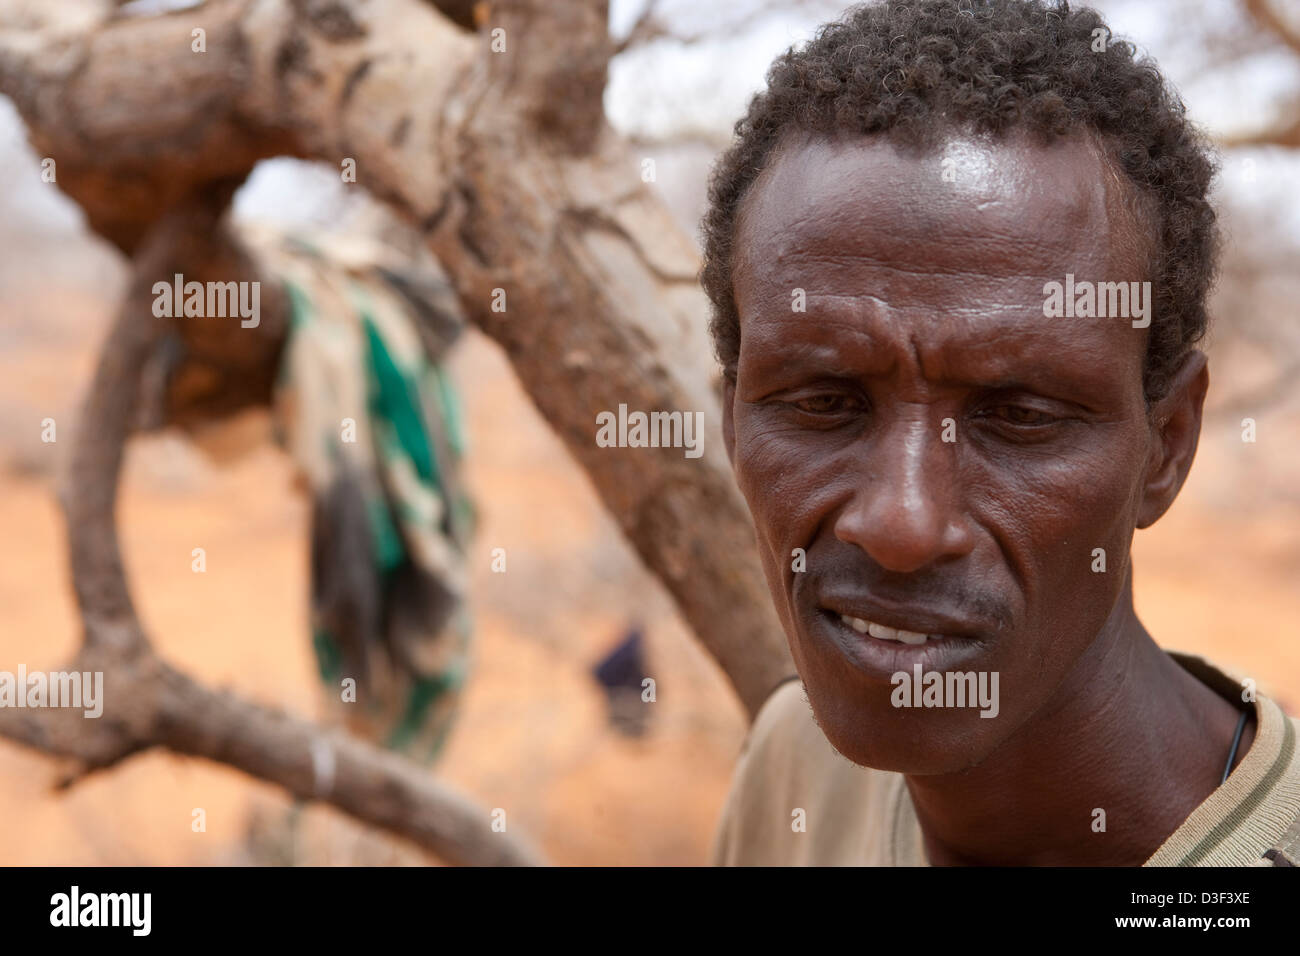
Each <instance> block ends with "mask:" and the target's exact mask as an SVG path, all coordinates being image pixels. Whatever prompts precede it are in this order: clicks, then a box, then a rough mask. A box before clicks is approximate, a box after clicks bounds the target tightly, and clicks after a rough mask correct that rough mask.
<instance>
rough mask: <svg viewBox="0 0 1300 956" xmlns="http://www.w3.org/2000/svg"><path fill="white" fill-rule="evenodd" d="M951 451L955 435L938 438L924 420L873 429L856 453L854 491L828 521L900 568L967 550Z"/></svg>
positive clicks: (839, 533) (968, 534)
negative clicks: (950, 440) (859, 454)
mask: <svg viewBox="0 0 1300 956" xmlns="http://www.w3.org/2000/svg"><path fill="white" fill-rule="evenodd" d="M958 440H960V438H959V439H958ZM957 459H958V456H957V447H956V445H955V443H948V442H943V441H941V438H940V430H938V429H934V428H932V426H931V424H930V422H929V421H927V420H923V419H914V420H909V421H901V422H895V423H893V424H891V425H890V426H888V427H887V428H885V429H884V430H883V431H881V432H878V433H877V434H876V436H875V437H874V440H873V441H872V442H871V444H870V447H869V448H868V449H867V450H865V452H864V454H863V457H862V458H860V459H859V460H858V462H859V464H858V467H859V469H860V470H859V473H858V476H857V483H856V487H855V489H854V493H853V498H852V500H850V501H849V503H848V504H847V505H846V506H845V508H844V509H843V511H841V512H840V514H839V516H838V518H837V519H836V521H835V536H836V537H837V538H839V539H840V540H841V541H844V542H847V543H849V544H855V545H857V546H858V547H860V548H861V549H862V550H863V551H865V552H866V553H867V554H868V555H869V556H870V557H871V559H872V560H873V561H875V562H876V563H877V564H879V565H880V566H881V567H882V568H885V569H886V570H889V571H897V572H900V573H909V572H912V571H919V570H921V569H922V568H925V567H928V566H929V565H932V564H936V563H939V562H941V561H943V560H945V559H951V558H956V557H961V556H962V555H965V554H968V553H969V552H970V551H971V549H972V547H973V546H974V534H973V530H972V527H971V523H970V518H969V515H968V514H967V513H966V511H965V503H964V497H965V496H964V494H963V489H962V487H961V485H960V477H959V475H958V467H957V466H958V460H957Z"/></svg>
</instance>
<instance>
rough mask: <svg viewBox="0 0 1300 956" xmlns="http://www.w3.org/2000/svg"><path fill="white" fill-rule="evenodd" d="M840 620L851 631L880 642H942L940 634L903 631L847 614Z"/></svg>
mask: <svg viewBox="0 0 1300 956" xmlns="http://www.w3.org/2000/svg"><path fill="white" fill-rule="evenodd" d="M840 620H841V621H843V622H844V623H845V624H847V625H848V626H849V627H851V628H853V630H855V631H857V632H858V633H859V634H869V635H871V636H872V637H875V638H878V639H880V640H882V641H900V642H901V643H903V644H924V643H925V642H926V641H941V640H943V635H942V634H925V633H923V632H921V631H905V630H902V629H900V628H896V627H888V626H886V625H884V624H877V623H876V622H875V621H866V620H863V619H862V618H860V617H850V616H849V615H847V614H841V615H840Z"/></svg>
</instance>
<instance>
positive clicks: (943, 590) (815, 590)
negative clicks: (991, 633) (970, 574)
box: [794, 549, 1013, 630]
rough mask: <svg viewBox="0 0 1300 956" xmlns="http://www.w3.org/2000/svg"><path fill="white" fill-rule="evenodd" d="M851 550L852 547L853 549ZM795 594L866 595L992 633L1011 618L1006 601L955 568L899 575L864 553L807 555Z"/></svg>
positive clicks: (813, 597) (814, 596) (797, 576)
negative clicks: (991, 629) (977, 623)
mask: <svg viewBox="0 0 1300 956" xmlns="http://www.w3.org/2000/svg"><path fill="white" fill-rule="evenodd" d="M855 551H856V549H855ZM794 578H795V581H794V596H795V598H796V599H800V600H813V601H816V600H817V599H818V598H819V597H821V596H829V595H835V596H838V597H841V598H844V597H851V596H853V595H864V596H865V595H870V596H871V597H872V598H875V599H876V600H878V601H881V602H884V603H887V604H894V605H899V606H904V607H906V606H924V607H928V608H931V609H933V610H935V611H936V612H938V613H942V614H944V615H946V616H949V617H953V618H959V619H961V620H968V621H980V622H983V623H985V624H988V625H991V626H992V627H994V628H996V629H999V630H1000V629H1002V628H1006V627H1010V626H1011V623H1012V620H1013V615H1012V611H1011V605H1010V604H1009V603H1008V601H1007V600H1006V598H1005V597H1004V596H1003V595H1002V594H1000V593H998V592H997V591H992V590H989V589H985V588H981V587H979V586H978V585H977V584H973V583H972V582H970V581H969V580H968V579H963V578H961V577H959V576H958V573H957V571H956V569H955V568H953V569H946V568H928V569H923V570H920V571H913V572H908V573H900V572H897V571H889V570H887V569H886V568H882V567H881V566H880V565H878V564H876V563H875V562H874V561H872V560H871V559H870V558H868V557H867V556H866V555H865V554H862V553H861V552H858V553H856V554H845V553H843V552H839V553H834V554H830V553H827V554H819V555H817V556H816V557H814V555H813V553H812V552H811V551H809V552H808V569H807V571H805V572H803V573H800V574H795V575H794Z"/></svg>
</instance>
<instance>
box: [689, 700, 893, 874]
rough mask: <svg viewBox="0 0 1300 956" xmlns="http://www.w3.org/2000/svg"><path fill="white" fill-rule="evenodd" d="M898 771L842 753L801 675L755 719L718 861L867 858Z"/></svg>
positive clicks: (719, 840)
mask: <svg viewBox="0 0 1300 956" xmlns="http://www.w3.org/2000/svg"><path fill="white" fill-rule="evenodd" d="M898 779H899V778H898V775H897V774H892V773H887V772H884V771H878V770H870V769H868V768H865V767H860V766H858V765H856V764H854V763H852V762H851V761H849V760H848V759H847V758H845V757H844V756H842V755H841V754H840V753H838V752H837V751H836V750H835V748H834V747H832V746H831V744H830V741H828V740H827V739H826V736H825V735H824V734H823V733H822V731H821V728H820V727H819V726H818V725H817V721H816V720H815V719H814V717H813V714H812V709H811V707H810V705H809V703H808V699H807V697H806V695H805V693H804V689H803V684H802V682H801V681H799V680H797V679H792V680H789V681H786V682H785V683H783V684H781V685H780V686H778V687H777V688H776V689H775V690H774V691H773V692H772V694H771V695H770V696H769V697H768V699H767V701H766V702H765V703H764V704H763V706H762V708H761V709H760V710H759V712H758V714H757V715H756V716H755V718H754V723H753V725H752V727H751V728H750V731H749V734H748V736H747V737H746V738H745V743H744V746H743V747H742V749H741V752H740V759H739V762H738V763H737V766H736V770H735V773H734V775H733V777H732V782H731V791H730V793H729V794H728V796H727V801H726V805H725V806H724V808H723V813H722V820H721V823H720V824H719V827H718V831H717V835H716V837H715V841H714V862H715V863H719V864H729V865H759V866H781V865H791V864H835V863H857V862H865V861H864V860H862V859H861V858H860V851H862V850H864V849H866V848H867V847H869V846H872V845H874V844H875V843H876V842H877V841H876V840H875V839H874V836H875V834H873V833H872V832H869V831H873V830H875V829H878V828H880V827H882V826H883V819H884V815H883V810H884V806H883V804H884V802H885V799H886V797H887V796H888V790H889V787H890V786H891V785H892V784H895V783H896V782H897V781H898Z"/></svg>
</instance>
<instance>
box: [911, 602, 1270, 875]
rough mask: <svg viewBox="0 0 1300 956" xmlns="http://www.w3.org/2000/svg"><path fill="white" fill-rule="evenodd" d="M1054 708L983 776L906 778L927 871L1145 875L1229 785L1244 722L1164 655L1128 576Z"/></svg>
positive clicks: (1247, 736) (993, 759) (983, 768)
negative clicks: (1172, 838) (1118, 870)
mask: <svg viewBox="0 0 1300 956" xmlns="http://www.w3.org/2000/svg"><path fill="white" fill-rule="evenodd" d="M1053 700H1054V703H1053V704H1049V705H1048V706H1047V707H1044V708H1043V709H1042V710H1041V711H1039V712H1038V713H1037V714H1036V715H1034V717H1032V718H1031V719H1030V720H1029V721H1028V722H1027V723H1026V724H1025V725H1024V726H1023V727H1021V728H1019V729H1018V730H1017V731H1016V732H1015V733H1014V734H1013V735H1012V736H1011V738H1009V739H1008V740H1007V741H1006V742H1005V743H1004V744H1003V745H1002V746H1001V747H999V748H998V750H997V751H995V752H994V753H993V754H992V755H991V756H989V757H988V758H987V759H986V760H984V761H983V762H982V763H981V764H980V765H979V766H977V767H972V768H969V769H967V770H964V771H961V772H959V773H953V774H944V775H940V776H910V777H908V778H907V786H908V790H909V792H910V793H911V797H912V802H913V804H914V806H915V807H916V814H917V818H918V819H919V821H920V823H921V830H922V833H923V835H924V842H925V849H926V854H927V856H928V857H929V860H930V862H931V863H933V864H935V865H939V866H943V865H961V864H990V865H1026V866H1053V865H1056V866H1094V865H1140V864H1142V863H1144V862H1146V860H1147V859H1148V858H1149V857H1150V856H1151V854H1152V853H1154V852H1155V851H1156V850H1157V849H1158V848H1159V847H1160V845H1161V844H1162V843H1163V842H1164V841H1165V839H1166V838H1167V837H1168V836H1169V835H1170V834H1171V833H1173V831H1174V830H1176V829H1177V828H1178V826H1179V825H1180V824H1181V823H1182V822H1183V821H1184V820H1185V819H1186V818H1187V816H1188V815H1189V814H1190V813H1191V812H1192V811H1193V810H1195V809H1196V807H1198V806H1199V805H1200V804H1201V803H1202V802H1203V801H1204V800H1205V798H1206V797H1208V796H1209V795H1210V793H1212V792H1213V791H1214V789H1215V788H1216V787H1218V786H1219V782H1220V779H1221V778H1222V775H1223V768H1224V764H1225V762H1226V760H1227V758H1228V751H1229V749H1230V748H1231V744H1232V739H1233V736H1234V734H1235V731H1236V726H1237V719H1238V717H1239V715H1240V712H1239V711H1238V710H1236V709H1235V708H1234V707H1233V706H1232V705H1231V704H1230V703H1228V701H1226V700H1224V699H1223V698H1222V697H1220V696H1219V695H1218V694H1216V693H1215V692H1214V691H1212V690H1211V689H1210V688H1208V687H1206V686H1205V685H1204V684H1202V683H1201V682H1200V681H1199V680H1197V679H1196V678H1195V677H1193V676H1192V675H1191V674H1189V673H1188V672H1187V671H1186V670H1184V669H1183V668H1182V667H1180V666H1179V665H1178V664H1177V662H1175V661H1174V660H1173V659H1172V658H1171V657H1169V655H1167V654H1166V653H1164V652H1163V651H1161V650H1160V648H1158V647H1157V646H1156V644H1155V642H1154V641H1153V640H1152V639H1151V636H1150V635H1149V634H1148V633H1147V631H1146V629H1145V628H1144V627H1143V626H1142V623H1141V621H1139V620H1138V618H1137V615H1136V613H1135V612H1134V610H1133V600H1132V582H1131V578H1130V579H1129V580H1128V581H1126V582H1125V589H1124V593H1123V595H1122V596H1121V597H1120V600H1119V601H1118V602H1117V604H1116V607H1115V609H1114V611H1113V612H1112V614H1111V616H1110V618H1109V619H1108V620H1107V622H1106V625H1105V626H1104V627H1103V628H1102V631H1101V632H1100V633H1099V634H1098V637H1097V640H1096V641H1094V642H1093V645H1092V646H1091V647H1090V648H1089V650H1088V652H1087V653H1086V654H1085V655H1084V656H1083V657H1082V658H1080V660H1079V662H1078V664H1077V665H1076V666H1075V668H1074V670H1073V671H1072V672H1071V673H1070V675H1069V676H1067V677H1066V679H1065V681H1064V682H1063V683H1062V686H1061V687H1060V688H1059V689H1058V692H1057V694H1056V695H1055V696H1054V698H1053ZM1253 738H1254V726H1253V722H1252V723H1251V724H1248V726H1247V729H1246V731H1245V733H1243V735H1242V739H1241V743H1240V745H1239V746H1238V751H1237V753H1238V760H1240V758H1241V757H1242V756H1244V755H1245V753H1246V752H1247V750H1249V748H1250V744H1251V742H1252V740H1253ZM1234 763H1235V762H1234ZM1103 828H1104V829H1103Z"/></svg>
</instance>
